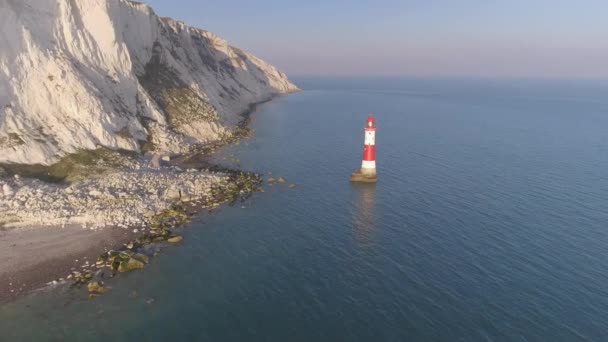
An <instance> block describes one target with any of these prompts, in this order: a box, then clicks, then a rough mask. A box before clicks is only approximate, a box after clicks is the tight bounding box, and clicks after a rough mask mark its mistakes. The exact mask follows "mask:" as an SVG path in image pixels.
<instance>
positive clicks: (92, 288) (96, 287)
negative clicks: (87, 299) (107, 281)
mask: <svg viewBox="0 0 608 342" xmlns="http://www.w3.org/2000/svg"><path fill="white" fill-rule="evenodd" d="M87 289H88V290H89V295H90V296H91V297H95V296H99V295H100V294H102V293H104V292H106V288H105V287H104V286H103V284H102V283H101V282H98V281H91V282H89V283H88V284H87Z"/></svg>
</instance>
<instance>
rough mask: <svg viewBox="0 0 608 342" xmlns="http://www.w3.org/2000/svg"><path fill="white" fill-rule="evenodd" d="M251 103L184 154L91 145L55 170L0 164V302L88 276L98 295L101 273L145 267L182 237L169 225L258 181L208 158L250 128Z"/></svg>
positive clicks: (232, 199)
mask: <svg viewBox="0 0 608 342" xmlns="http://www.w3.org/2000/svg"><path fill="white" fill-rule="evenodd" d="M264 102H266V101H264ZM256 106H257V103H256V104H253V105H251V107H250V109H249V110H248V111H247V112H245V113H242V114H241V118H242V121H241V123H240V124H239V125H238V126H237V128H236V129H235V130H234V131H233V132H232V134H231V135H230V136H229V137H226V138H225V139H223V140H220V141H217V142H215V143H213V144H206V145H202V144H201V145H195V146H191V148H190V152H189V153H187V154H183V155H173V156H170V155H160V154H152V153H148V154H146V155H144V156H140V157H137V156H133V155H130V154H125V153H120V152H116V151H109V150H102V151H96V153H95V156H96V158H93V160H92V163H90V164H89V165H86V166H85V165H71V166H70V168H69V172H70V173H69V174H68V175H63V176H62V178H60V179H57V178H54V177H51V176H53V175H54V174H55V173H53V172H50V169H44V170H43V171H42V172H41V171H40V170H35V168H33V169H32V168H26V169H22V168H10V167H7V165H4V166H0V250H4V253H0V260H5V262H4V263H1V262H0V284H2V286H0V302H7V301H11V300H14V299H16V298H19V297H20V296H23V295H26V294H28V293H31V292H32V291H34V290H38V289H40V288H43V287H45V286H51V287H53V286H57V285H66V284H70V285H72V286H77V287H83V286H84V287H87V286H88V284H89V283H93V285H91V288H92V289H93V290H92V291H91V295H99V294H101V293H102V292H103V290H102V289H103V278H104V277H106V278H107V277H108V276H111V277H113V276H114V275H115V274H116V273H121V272H126V271H131V270H134V269H140V268H143V267H144V266H145V264H146V263H147V262H149V260H150V259H151V258H152V257H154V256H155V255H156V254H157V253H158V251H159V249H160V248H162V246H163V245H165V244H167V243H169V244H171V243H178V242H179V241H181V236H179V235H177V234H176V233H175V228H177V227H179V226H181V225H182V224H184V223H186V222H189V221H190V217H191V216H193V215H195V214H198V213H203V212H210V211H211V210H213V209H214V208H217V207H218V206H220V205H222V204H224V203H229V204H235V203H237V202H242V201H245V200H246V199H247V198H249V196H251V195H252V194H253V193H254V192H255V191H263V189H262V188H261V187H260V186H261V183H262V177H261V175H259V174H256V173H250V172H243V171H240V170H235V169H230V168H224V167H220V166H218V165H213V164H210V163H208V162H207V161H206V160H207V158H208V157H209V156H210V155H211V154H213V153H214V152H215V151H216V150H217V149H219V148H220V147H222V146H225V145H228V144H233V143H237V142H238V141H239V140H240V139H242V138H244V137H246V136H248V135H249V133H250V130H249V128H248V124H249V121H250V114H251V113H252V112H253V111H254V110H255V108H256ZM89 159H90V158H88V159H87V161H88V162H91V160H89ZM19 173H21V174H25V175H27V177H26V176H23V175H21V174H19ZM24 236H25V237H24ZM48 241H55V243H54V244H49V243H48ZM62 241H63V242H65V243H63V242H62ZM31 253H35V254H36V256H37V257H36V258H32V257H31V256H32V255H31ZM3 254H4V255H3ZM28 258H29V259H28ZM30 259H31V260H30Z"/></svg>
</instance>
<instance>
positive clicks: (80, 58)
mask: <svg viewBox="0 0 608 342" xmlns="http://www.w3.org/2000/svg"><path fill="white" fill-rule="evenodd" d="M0 23H1V26H2V34H0V163H1V162H9V163H10V162H13V163H23V164H37V163H40V164H44V165H49V164H52V163H54V162H57V161H58V160H59V158H60V157H61V156H64V155H66V154H68V153H71V152H74V151H76V150H78V149H88V150H91V149H95V148H97V147H106V148H110V149H114V150H116V149H122V150H129V151H136V152H141V150H140V142H141V141H148V142H149V143H150V144H149V145H150V146H153V147H154V148H155V150H156V151H159V152H160V153H173V152H181V151H186V150H188V149H189V147H190V146H191V145H192V144H193V143H199V142H202V143H206V142H211V141H217V140H219V139H220V138H221V137H222V136H224V135H225V134H227V133H229V131H230V129H232V128H234V127H235V126H236V124H237V123H238V121H240V119H241V116H240V115H239V114H240V113H242V112H243V111H245V110H247V108H248V107H249V105H250V104H252V103H254V102H259V101H262V100H266V99H268V98H270V97H271V96H273V95H276V94H280V93H286V92H291V91H295V90H297V87H296V86H295V85H293V84H292V83H290V82H289V80H288V79H287V77H286V76H285V74H283V73H281V72H279V71H278V70H277V69H275V68H274V67H273V66H271V65H269V64H268V63H266V62H264V61H262V60H260V59H259V58H257V57H255V56H253V55H251V54H249V53H247V52H245V51H242V50H240V49H238V48H235V47H232V46H230V45H229V44H228V43H227V42H226V41H225V40H223V39H221V38H219V37H217V36H216V35H214V34H212V33H210V32H207V31H204V30H201V29H198V28H194V27H190V26H187V25H186V24H184V23H183V22H179V21H175V20H173V19H170V18H163V17H159V16H157V15H156V14H155V13H154V11H153V10H152V9H151V8H150V7H148V6H146V5H144V4H142V3H139V2H135V1H129V0H86V1H65V0H15V1H6V0H0ZM32 66H36V67H35V68H34V67H32ZM150 73H152V74H150ZM162 78H168V80H167V81H166V82H157V80H158V79H162ZM150 80H152V81H150ZM175 85H180V86H179V87H176V86H175ZM159 86H160V87H161V88H162V87H164V88H162V89H157V88H156V87H159ZM159 94H163V95H159ZM160 96H163V97H165V98H167V97H169V100H170V103H169V104H167V105H166V106H165V108H163V106H164V104H163V100H162V99H161V98H160ZM168 106H171V108H172V109H171V110H168V109H167V107H168ZM175 110H177V112H178V114H175V113H174V112H175ZM144 118H145V119H147V120H145V121H146V122H148V121H149V125H146V127H144V125H143V124H142V121H144V120H142V119H144ZM170 123H171V124H170Z"/></svg>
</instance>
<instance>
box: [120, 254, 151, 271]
mask: <svg viewBox="0 0 608 342" xmlns="http://www.w3.org/2000/svg"><path fill="white" fill-rule="evenodd" d="M144 266H145V263H144V262H143V261H141V260H138V259H135V258H129V259H128V260H126V261H123V262H121V263H120V265H119V266H118V272H121V273H124V272H130V271H133V270H139V269H142V268H144Z"/></svg>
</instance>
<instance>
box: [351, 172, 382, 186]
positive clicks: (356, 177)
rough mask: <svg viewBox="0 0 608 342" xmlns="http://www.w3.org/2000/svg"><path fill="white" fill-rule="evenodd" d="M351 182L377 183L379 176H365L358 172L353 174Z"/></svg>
mask: <svg viewBox="0 0 608 342" xmlns="http://www.w3.org/2000/svg"><path fill="white" fill-rule="evenodd" d="M350 181H351V182H360V183H376V182H377V181H378V176H377V175H376V174H375V173H374V174H363V173H361V170H357V171H355V172H353V173H352V174H351V176H350Z"/></svg>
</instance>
